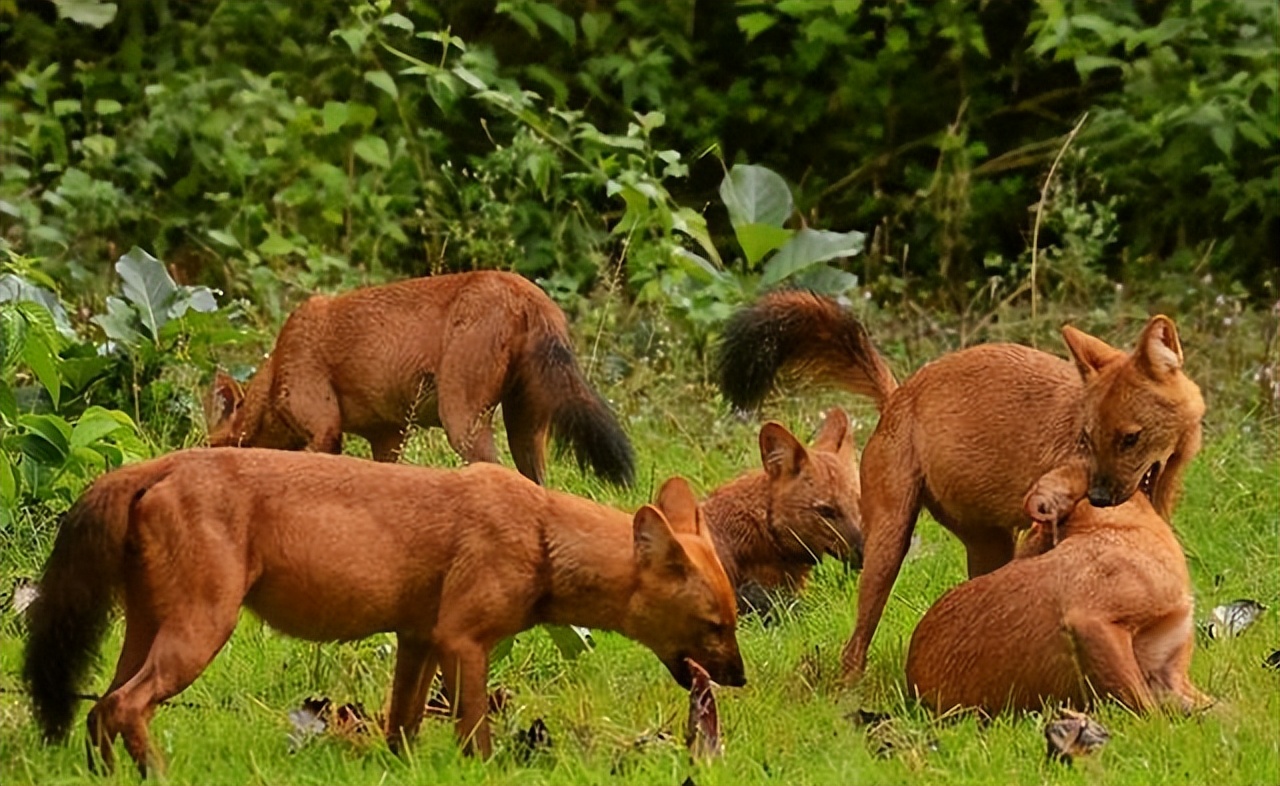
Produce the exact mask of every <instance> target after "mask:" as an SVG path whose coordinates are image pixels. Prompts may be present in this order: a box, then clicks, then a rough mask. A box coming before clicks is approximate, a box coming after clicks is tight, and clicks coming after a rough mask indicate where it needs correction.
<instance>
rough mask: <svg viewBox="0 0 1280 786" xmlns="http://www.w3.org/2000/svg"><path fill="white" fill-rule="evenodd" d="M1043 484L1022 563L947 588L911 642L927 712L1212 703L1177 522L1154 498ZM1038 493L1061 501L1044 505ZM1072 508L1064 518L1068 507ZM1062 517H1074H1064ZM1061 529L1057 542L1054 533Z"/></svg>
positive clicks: (910, 675) (911, 664) (912, 680)
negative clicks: (1199, 666)
mask: <svg viewBox="0 0 1280 786" xmlns="http://www.w3.org/2000/svg"><path fill="white" fill-rule="evenodd" d="M1053 485H1054V484H1053V482H1052V480H1050V481H1049V482H1041V483H1040V484H1038V486H1037V488H1035V489H1033V490H1032V492H1031V493H1030V494H1029V495H1028V500H1027V505H1028V508H1029V510H1028V512H1029V513H1030V514H1032V515H1033V516H1036V517H1039V518H1041V519H1047V520H1042V521H1040V522H1037V531H1036V534H1035V535H1033V537H1032V540H1031V541H1030V542H1028V543H1027V544H1024V545H1026V546H1027V547H1028V548H1026V549H1024V550H1022V551H1020V552H1019V559H1015V560H1014V561H1013V562H1010V563H1009V564H1007V565H1005V566H1003V567H1001V568H999V569H998V570H995V571H993V572H991V573H987V574H985V575H982V576H978V577H977V578H974V579H971V580H969V581H967V582H965V583H964V584H961V585H960V586H958V587H955V588H954V589H952V590H951V591H949V592H947V593H946V594H945V595H943V596H942V598H941V599H939V600H938V602H937V603H935V604H934V605H933V607H932V608H930V609H929V611H928V612H926V613H925V615H924V618H923V619H922V620H921V621H920V624H919V625H918V626H917V627H916V630H915V633H914V634H913V635H912V637H911V647H910V650H909V652H908V654H907V683H908V686H909V687H910V688H911V690H912V691H913V692H914V693H915V694H917V695H918V696H920V698H921V699H922V700H923V701H924V702H925V703H926V704H928V705H929V706H930V707H932V708H934V709H935V710H938V711H947V710H950V709H952V708H954V707H976V708H978V709H981V710H983V711H985V712H987V713H996V712H1000V711H1001V710H1004V709H1015V710H1036V709H1040V708H1041V707H1042V706H1043V704H1044V703H1045V702H1051V701H1053V702H1057V701H1060V702H1067V703H1070V704H1073V705H1075V706H1077V707H1081V708H1083V707H1084V706H1086V705H1088V704H1090V703H1091V702H1092V701H1093V699H1094V698H1095V697H1114V698H1116V699H1118V700H1120V701H1121V702H1123V703H1124V704H1125V705H1127V706H1128V707H1129V708H1131V709H1133V710H1135V711H1138V712H1145V711H1149V710H1151V709H1153V708H1155V707H1156V706H1158V705H1167V706H1170V707H1171V708H1173V709H1177V710H1181V711H1183V712H1189V711H1191V710H1194V709H1198V708H1200V707H1204V706H1206V705H1207V704H1208V703H1210V699H1209V698H1208V697H1207V696H1205V695H1204V694H1203V693H1201V692H1200V691H1199V690H1197V689H1196V688H1195V686H1193V685H1192V684H1191V681H1190V679H1189V677H1188V676H1187V669H1188V667H1189V666H1190V663H1191V652H1192V649H1193V647H1194V644H1195V629H1194V621H1193V619H1192V597H1191V581H1190V577H1189V576H1188V574H1187V565H1186V559H1185V557H1184V556H1183V553H1182V548H1181V546H1180V545H1179V544H1178V539H1177V538H1176V537H1175V536H1174V534H1173V530H1172V529H1171V528H1170V527H1169V524H1168V523H1167V522H1166V521H1165V520H1164V519H1163V518H1161V517H1160V516H1159V514H1157V513H1156V511H1155V509H1154V508H1153V507H1152V505H1151V503H1150V502H1149V501H1148V500H1147V497H1146V495H1145V494H1142V493H1137V494H1134V495H1133V496H1132V497H1130V498H1129V500H1128V501H1126V502H1124V503H1122V504H1120V505H1117V506H1115V507H1110V508H1095V507H1093V506H1092V505H1091V504H1090V503H1089V502H1088V500H1081V501H1080V502H1079V503H1078V504H1072V503H1069V502H1068V501H1067V500H1068V497H1069V496H1072V494H1063V493H1061V491H1060V490H1059V489H1054V488H1052V486H1053ZM1041 494H1049V495H1051V496H1052V497H1054V499H1053V500H1052V501H1051V502H1049V503H1048V504H1046V503H1045V502H1044V501H1043V500H1042V499H1040V495H1041ZM1055 509H1056V510H1059V511H1062V512H1065V513H1066V514H1068V515H1069V518H1066V521H1064V522H1061V523H1059V522H1058V521H1057V519H1058V518H1059V517H1060V516H1061V513H1053V512H1051V511H1054V510H1055ZM1062 517H1064V518H1065V516H1062ZM1048 528H1056V529H1057V530H1058V533H1059V535H1058V541H1057V545H1056V546H1055V545H1053V543H1052V539H1051V538H1050V537H1049V536H1048V535H1047V533H1048Z"/></svg>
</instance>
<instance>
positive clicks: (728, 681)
mask: <svg viewBox="0 0 1280 786" xmlns="http://www.w3.org/2000/svg"><path fill="white" fill-rule="evenodd" d="M690 663H697V664H698V665H699V666H703V670H704V671H706V672H707V674H708V675H710V676H711V681H712V682H714V683H715V684H717V685H723V686H726V687H730V688H741V687H742V686H743V685H746V684H747V675H746V674H745V673H744V671H743V668H742V659H741V658H738V660H737V662H736V663H733V664H730V665H729V666H728V667H727V668H726V667H725V666H724V665H722V664H714V665H711V666H710V667H709V668H708V667H707V666H704V665H703V662H702V661H696V660H694V659H693V658H691V657H690V656H688V655H685V654H683V653H682V654H680V655H677V656H676V658H675V662H674V663H667V662H666V661H663V662H662V665H664V666H666V667H667V671H669V672H671V676H672V678H673V679H675V681H676V683H678V684H679V685H680V687H682V688H684V689H685V690H690V689H691V688H692V687H693V669H692V668H690V667H689V664H690Z"/></svg>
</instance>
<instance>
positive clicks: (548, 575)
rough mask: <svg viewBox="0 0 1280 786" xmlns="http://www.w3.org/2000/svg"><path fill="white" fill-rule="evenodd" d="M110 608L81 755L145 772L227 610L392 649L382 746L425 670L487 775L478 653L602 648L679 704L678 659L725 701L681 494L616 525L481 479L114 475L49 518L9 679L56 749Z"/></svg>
mask: <svg viewBox="0 0 1280 786" xmlns="http://www.w3.org/2000/svg"><path fill="white" fill-rule="evenodd" d="M117 595H118V596H119V597H120V598H121V600H122V601H123V605H124V612H125V639H124V648H123V650H122V651H121V653H120V660H119V662H118V664H117V666H116V672H115V677H114V678H113V679H112V680H111V685H110V687H108V688H107V690H106V692H105V694H104V695H103V697H102V699H101V700H100V701H98V703H97V704H95V705H94V707H93V709H92V710H91V711H90V713H89V718H88V728H89V740H90V743H91V744H92V745H96V746H97V749H98V750H99V751H100V753H101V755H102V758H103V760H104V762H105V763H106V765H107V766H108V767H110V766H111V765H112V763H113V756H112V744H113V741H114V740H115V737H116V736H117V735H121V734H122V735H123V736H124V739H125V744H126V746H127V748H128V750H129V753H130V755H131V756H132V757H133V758H134V760H135V761H136V762H137V764H138V767H139V769H141V770H142V771H143V773H144V774H145V772H146V767H147V762H148V758H149V751H148V744H147V726H148V723H149V721H150V719H151V716H152V714H153V713H154V712H155V708H156V706H157V705H158V704H159V703H160V702H162V701H165V700H166V699H168V698H170V697H172V696H174V695H176V694H177V693H179V692H180V691H182V690H183V689H184V688H186V687H187V686H188V685H190V684H191V682H192V681H193V680H195V678H196V677H198V676H199V675H200V673H201V672H202V671H203V670H204V669H205V667H206V666H207V665H208V664H209V662H210V661H211V660H212V659H213V657H214V655H215V654H217V652H218V650H219V649H221V648H222V646H223V644H225V643H226V641H227V638H228V637H229V636H230V635H231V632H232V631H233V630H234V629H235V626H236V619H237V616H238V612H239V609H240V607H241V606H242V605H243V606H246V607H248V608H250V609H252V610H253V611H254V612H256V613H257V614H258V615H259V616H261V617H262V619H263V620H265V621H266V622H267V623H269V624H271V625H272V626H274V627H276V628H278V629H279V630H281V631H283V632H285V633H287V634H290V635H292V636H297V637H299V638H305V639H311V640H314V641H342V640H350V639H358V638H362V637H365V636H369V635H372V634H374V633H378V632H381V631H391V632H394V633H395V634H396V636H397V639H398V644H399V648H398V652H397V654H396V665H395V678H394V683H393V685H392V688H391V700H390V706H389V709H388V711H387V723H386V734H387V741H388V743H389V745H391V746H392V748H393V749H398V747H399V745H400V744H401V743H402V740H403V739H404V738H406V737H408V736H411V735H412V734H413V733H414V732H415V731H416V729H417V728H418V725H419V723H420V721H421V719H422V713H423V709H424V706H425V699H426V692H427V689H428V687H429V686H430V684H431V681H432V679H433V677H434V676H435V673H436V670H437V668H439V670H440V671H441V672H442V674H443V676H444V680H445V685H446V687H447V689H448V692H449V695H450V696H452V697H455V698H456V699H457V701H456V702H455V706H456V707H457V708H458V719H457V732H458V736H459V737H460V738H461V739H462V740H463V741H464V742H465V744H466V747H467V749H468V750H471V749H473V748H474V749H476V750H478V751H479V752H480V753H482V754H483V755H486V756H487V755H489V753H490V751H491V742H490V737H489V728H488V725H487V721H486V718H485V709H486V705H487V691H486V689H485V682H486V677H487V672H488V662H489V652H490V650H491V649H492V647H493V645H494V644H495V643H496V642H497V641H498V640H499V639H502V638H503V637H506V636H510V635H513V634H515V633H517V632H519V631H522V630H525V629H527V628H530V627H532V626H534V625H537V624H540V623H558V624H573V625H583V626H587V627H595V628H603V629H607V630H616V631H620V632H621V633H622V634H624V635H626V636H628V637H630V638H632V639H635V640H636V641H638V642H640V643H641V644H644V645H645V646H647V647H648V648H649V649H651V650H652V651H653V652H654V653H655V654H656V655H657V656H658V658H659V659H660V660H661V661H662V663H663V664H664V665H666V667H667V669H668V670H670V672H671V674H672V676H674V677H675V679H676V680H677V681H678V682H679V683H680V684H681V685H684V686H685V687H688V686H689V684H690V679H691V676H690V667H689V666H688V664H687V661H686V659H693V660H694V661H696V662H697V663H699V664H701V665H702V666H703V667H704V668H705V669H706V670H707V672H709V673H710V674H711V676H712V678H713V679H715V680H716V681H718V682H721V683H723V684H725V685H742V684H743V683H744V682H745V678H744V676H743V666H742V658H741V657H740V656H739V654H738V644H737V639H736V638H735V633H734V631H735V626H736V622H737V619H736V611H735V608H734V598H733V591H732V589H731V588H730V586H729V580H728V578H727V577H726V576H725V573H724V569H723V568H722V567H721V566H720V562H719V560H718V559H717V558H716V553H715V547H714V546H713V545H712V543H711V540H710V539H709V538H708V536H707V533H706V526H705V524H704V522H703V521H702V518H701V512H700V510H699V509H698V506H697V503H696V502H695V500H694V498H693V493H692V491H690V489H689V487H688V484H686V483H685V482H684V481H683V480H681V479H679V478H675V479H672V480H670V481H668V482H667V484H666V485H665V486H664V487H663V488H662V491H661V493H660V495H659V498H658V505H657V507H653V506H649V505H646V506H644V507H642V508H640V510H639V511H638V512H637V513H636V514H635V516H634V521H633V519H632V517H631V516H629V515H627V514H625V513H621V512H620V511H616V510H613V509H612V508H608V507H605V506H603V505H598V504H596V503H594V502H591V501H589V500H585V499H581V498H578V497H574V496H571V495H569V494H563V493H559V492H555V491H550V490H546V489H543V488H541V487H539V486H537V485H535V484H534V483H532V482H530V481H529V480H528V479H526V478H524V477H521V476H520V475H518V474H516V473H515V472H513V471H511V470H508V469H504V468H502V467H499V466H495V465H491V464H475V465H472V466H470V467H466V468H464V469H461V470H442V469H424V468H420V467H406V466H398V465H387V464H377V463H374V462H371V461H362V460H360V459H354V458H349V457H343V456H328V455H323V454H309V453H288V452H283V451H274V450H253V449H248V450H236V449H217V448H214V449H197V450H188V451H183V452H179V453H173V454H170V455H168V456H164V457H162V458H158V459H154V460H152V461H147V462H144V463H141V464H135V465H132V466H128V467H124V468H122V469H118V470H115V471H113V472H111V473H109V474H107V475H105V476H103V477H102V478H99V479H98V480H97V482H95V483H94V484H93V486H91V487H90V489H89V490H88V491H87V492H85V494H84V495H83V496H82V497H81V498H80V500H79V501H78V502H77V503H76V505H75V506H74V507H73V508H72V509H71V511H70V512H69V513H68V514H67V517H66V518H65V520H64V521H63V523H62V526H61V529H60V530H59V532H58V536H57V540H56V541H55V543H54V547H53V553H52V555H51V556H50V557H49V561H48V563H47V564H46V566H45V571H44V578H43V579H42V581H41V592H40V596H39V598H38V599H37V600H36V601H35V602H34V603H33V604H32V605H31V607H30V609H29V611H28V615H29V622H30V638H29V640H28V642H27V650H26V663H25V666H24V672H23V674H24V677H25V679H26V682H27V685H28V687H29V690H30V693H31V699H32V704H33V710H34V713H35V716H36V718H37V719H38V721H39V722H40V725H41V727H42V729H43V731H44V734H45V736H46V738H48V739H50V740H57V739H62V738H65V736H66V735H67V733H68V731H69V727H70V724H71V721H72V719H73V717H74V711H75V703H76V696H77V690H78V686H79V684H80V682H81V681H82V679H83V678H84V676H85V672H86V671H87V669H88V667H89V665H90V663H91V662H92V660H93V655H94V652H95V650H96V649H97V646H98V642H99V640H100V639H101V637H102V635H103V634H104V633H105V631H106V628H107V622H108V619H109V613H110V611H111V609H112V607H113V605H114V604H115V599H116V597H117Z"/></svg>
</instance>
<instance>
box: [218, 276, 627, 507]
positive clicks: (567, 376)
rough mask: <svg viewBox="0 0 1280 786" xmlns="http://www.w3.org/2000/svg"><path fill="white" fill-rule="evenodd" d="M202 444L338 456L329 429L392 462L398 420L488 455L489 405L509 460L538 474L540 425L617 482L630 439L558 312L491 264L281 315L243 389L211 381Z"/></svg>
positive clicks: (320, 300)
mask: <svg viewBox="0 0 1280 786" xmlns="http://www.w3.org/2000/svg"><path fill="white" fill-rule="evenodd" d="M210 401H211V405H210V412H209V444H210V445H213V446H214V447H258V448H279V449H284V450H300V449H306V450H311V451H316V452H321V453H339V452H341V450H342V434H343V432H349V433H352V434H359V435H360V436H362V437H364V438H366V439H368V440H369V443H370V445H371V447H372V450H373V457H374V458H375V459H377V460H379V461H395V460H396V458H397V456H398V455H399V451H400V448H401V445H402V443H403V441H404V432H405V427H406V426H407V425H408V424H409V423H410V422H414V423H417V424H419V425H422V426H443V427H444V431H445V434H446V435H447V436H448V437H449V444H450V445H451V446H453V449H454V450H456V451H457V452H458V455H460V456H462V458H463V460H465V461H466V462H468V463H470V462H474V461H489V462H496V461H497V460H498V452H497V448H496V447H495V446H494V442H493V426H492V422H491V421H492V417H493V411H494V409H495V408H497V406H498V405H499V404H501V405H502V418H503V421H504V422H505V423H506V427H507V442H508V444H509V445H510V447H511V457H512V459H514V461H515V463H516V468H517V469H519V470H520V472H521V473H522V474H523V475H525V476H526V477H528V478H531V479H532V480H533V481H534V482H535V483H538V484H541V483H542V482H543V481H544V479H545V477H544V476H545V467H546V442H547V433H548V431H551V432H554V434H555V436H556V437H557V438H558V439H562V440H565V441H567V442H568V443H570V444H571V445H572V446H573V449H574V452H575V454H576V455H577V457H578V461H579V462H580V463H583V464H590V465H591V466H592V467H593V468H594V469H595V471H596V472H597V473H599V474H600V475H601V477H603V478H605V479H606V480H610V481H613V482H615V483H622V484H629V483H631V480H632V477H633V475H634V474H635V469H634V464H635V458H634V454H633V452H632V449H631V443H630V441H628V440H627V436H626V434H625V433H623V431H622V428H621V427H620V426H619V425H618V422H617V420H616V419H615V418H614V416H613V413H612V412H611V411H610V409H609V405H608V404H606V403H605V401H604V399H602V398H601V397H600V394H598V393H597V392H596V391H595V390H593V389H592V388H591V386H590V385H588V384H587V381H586V380H585V379H584V378H583V376H582V372H581V371H580V370H579V368H578V362H577V360H576V359H575V358H574V354H573V344H572V342H571V341H570V339H569V328H568V324H567V322H566V321H565V317H564V312H562V311H561V310H560V308H559V307H558V306H556V304H555V303H554V302H552V300H551V298H549V297H547V295H546V294H545V293H544V292H543V291H542V290H541V289H539V288H538V287H537V286H536V285H535V284H532V283H530V282H529V281H526V280H525V279H524V278H522V277H520V276H518V275H516V274H515V273H504V272H499V271H493V270H484V271H476V272H471V273H455V274H452V275H442V276H430V277H427V278H416V279H410V280H408V281H400V282H397V283H394V284H386V285H384V286H377V287H366V288H364V289H357V290H355V291H354V292H348V293H346V294H343V295H339V296H337V297H325V296H316V297H313V298H311V299H310V300H308V301H307V302H306V303H303V304H302V305H301V306H300V307H299V308H298V309H297V310H296V311H294V312H293V314H292V315H290V317H289V319H288V320H286V321H285V323H284V327H283V328H281V330H280V336H279V337H278V338H277V339H276V345H275V349H273V350H272V352H271V357H270V358H268V359H267V361H266V362H265V363H264V364H263V366H262V367H261V368H260V369H259V370H258V373H257V374H256V375H255V376H254V378H253V380H252V381H250V383H249V386H248V388H247V390H245V391H243V392H242V391H241V389H240V386H239V384H237V383H236V381H235V380H234V379H232V378H231V377H229V376H227V375H226V374H222V373H219V374H218V376H217V378H216V380H215V381H214V390H213V395H212V396H211V399H210Z"/></svg>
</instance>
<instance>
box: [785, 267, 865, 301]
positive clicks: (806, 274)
mask: <svg viewBox="0 0 1280 786" xmlns="http://www.w3.org/2000/svg"><path fill="white" fill-rule="evenodd" d="M791 283H792V284H794V285H795V286H797V287H801V288H803V289H808V290H810V291H813V292H817V293H819V294H822V295H830V296H832V297H835V296H837V295H843V294H845V293H846V292H848V291H849V290H851V289H853V288H855V287H857V286H858V277H857V276H855V275H854V274H853V273H850V272H849V271H847V270H839V269H837V268H834V267H831V266H830V265H813V266H812V267H807V268H805V269H804V270H801V271H800V272H799V273H797V274H795V275H794V276H792V277H791Z"/></svg>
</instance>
